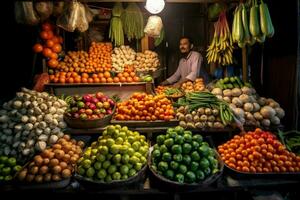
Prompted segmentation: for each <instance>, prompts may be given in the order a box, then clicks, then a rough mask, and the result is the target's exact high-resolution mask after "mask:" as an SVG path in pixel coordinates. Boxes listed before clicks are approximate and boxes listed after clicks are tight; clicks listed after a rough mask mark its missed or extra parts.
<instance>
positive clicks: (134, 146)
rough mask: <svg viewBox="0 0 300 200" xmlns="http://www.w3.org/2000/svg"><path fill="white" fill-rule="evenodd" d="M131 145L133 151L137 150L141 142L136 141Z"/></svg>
mask: <svg viewBox="0 0 300 200" xmlns="http://www.w3.org/2000/svg"><path fill="white" fill-rule="evenodd" d="M131 146H132V148H133V149H134V150H135V151H138V150H139V149H140V147H141V143H140V142H137V141H136V142H134V143H133V144H132V145H131Z"/></svg>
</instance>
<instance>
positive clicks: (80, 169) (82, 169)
mask: <svg viewBox="0 0 300 200" xmlns="http://www.w3.org/2000/svg"><path fill="white" fill-rule="evenodd" d="M77 171H78V173H79V174H80V175H81V176H84V174H85V169H84V168H83V167H82V166H79V167H78V170H77Z"/></svg>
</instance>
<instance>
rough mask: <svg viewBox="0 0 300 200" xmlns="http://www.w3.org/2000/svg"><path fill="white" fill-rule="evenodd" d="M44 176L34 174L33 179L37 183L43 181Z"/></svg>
mask: <svg viewBox="0 0 300 200" xmlns="http://www.w3.org/2000/svg"><path fill="white" fill-rule="evenodd" d="M43 179H44V177H43V176H42V175H36V176H35V178H34V180H35V182H37V183H42V182H43Z"/></svg>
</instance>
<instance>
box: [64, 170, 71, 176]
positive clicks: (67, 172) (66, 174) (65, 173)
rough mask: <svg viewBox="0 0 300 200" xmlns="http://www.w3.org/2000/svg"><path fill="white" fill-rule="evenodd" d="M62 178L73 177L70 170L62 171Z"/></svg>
mask: <svg viewBox="0 0 300 200" xmlns="http://www.w3.org/2000/svg"><path fill="white" fill-rule="evenodd" d="M62 177H63V178H69V177H71V170H69V169H64V170H63V171H62Z"/></svg>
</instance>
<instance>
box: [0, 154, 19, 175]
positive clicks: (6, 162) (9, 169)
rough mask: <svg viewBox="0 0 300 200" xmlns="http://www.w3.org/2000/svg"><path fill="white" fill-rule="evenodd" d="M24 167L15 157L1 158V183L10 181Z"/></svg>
mask: <svg viewBox="0 0 300 200" xmlns="http://www.w3.org/2000/svg"><path fill="white" fill-rule="evenodd" d="M21 169H22V167H21V166H20V165H17V160H16V158H14V157H7V156H0V181H10V180H12V179H13V177H14V175H15V174H16V173H17V172H18V171H20V170H21Z"/></svg>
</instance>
